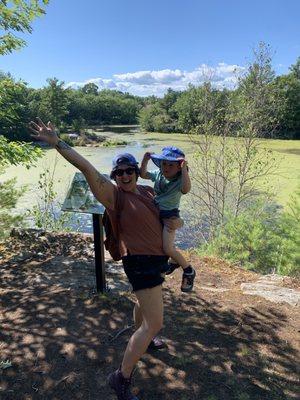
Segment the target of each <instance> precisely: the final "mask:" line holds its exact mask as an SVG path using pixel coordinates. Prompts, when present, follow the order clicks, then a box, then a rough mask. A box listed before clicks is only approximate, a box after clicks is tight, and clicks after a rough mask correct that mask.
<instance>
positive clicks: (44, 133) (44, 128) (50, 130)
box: [29, 118, 59, 146]
mask: <svg viewBox="0 0 300 400" xmlns="http://www.w3.org/2000/svg"><path fill="white" fill-rule="evenodd" d="M29 129H30V130H31V131H32V132H33V133H34V134H33V135H31V137H33V138H34V139H36V140H41V141H43V142H46V143H48V144H49V145H50V146H56V145H57V143H58V141H59V137H58V136H57V133H56V131H55V127H54V126H53V124H52V123H51V122H50V121H49V122H48V124H47V125H45V124H44V122H43V121H42V120H41V119H40V118H37V122H34V121H31V122H30V123H29Z"/></svg>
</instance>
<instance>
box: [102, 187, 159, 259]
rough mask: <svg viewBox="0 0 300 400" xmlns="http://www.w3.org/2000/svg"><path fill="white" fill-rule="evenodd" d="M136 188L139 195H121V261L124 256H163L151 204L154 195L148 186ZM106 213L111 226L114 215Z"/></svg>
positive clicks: (111, 211)
mask: <svg viewBox="0 0 300 400" xmlns="http://www.w3.org/2000/svg"><path fill="white" fill-rule="evenodd" d="M137 188H138V190H139V194H137V193H132V192H125V191H124V190H123V191H122V192H123V193H122V194H123V198H124V202H123V207H122V210H121V213H120V224H119V235H120V242H121V245H120V252H121V255H122V257H124V256H126V255H127V254H128V252H129V254H130V255H160V256H161V255H165V253H164V251H163V243H162V225H161V223H160V220H159V210H158V208H157V207H156V206H155V204H154V201H153V199H154V191H153V189H152V188H151V187H150V186H143V185H138V186H137ZM118 190H122V189H118ZM116 200H117V199H116ZM115 209H116V204H115ZM107 212H108V215H109V217H110V220H111V223H112V224H113V225H114V224H115V223H116V214H117V213H116V211H115V210H109V209H108V210H107Z"/></svg>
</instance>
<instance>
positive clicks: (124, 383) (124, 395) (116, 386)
mask: <svg viewBox="0 0 300 400" xmlns="http://www.w3.org/2000/svg"><path fill="white" fill-rule="evenodd" d="M108 384H109V386H110V387H111V388H112V389H113V390H114V391H115V392H116V395H117V398H118V400H139V399H138V398H137V397H136V396H134V395H133V394H132V393H131V391H130V385H131V377H130V378H129V379H126V378H124V376H123V374H122V372H121V369H120V368H118V369H117V370H116V371H115V372H113V373H112V374H110V375H109V376H108Z"/></svg>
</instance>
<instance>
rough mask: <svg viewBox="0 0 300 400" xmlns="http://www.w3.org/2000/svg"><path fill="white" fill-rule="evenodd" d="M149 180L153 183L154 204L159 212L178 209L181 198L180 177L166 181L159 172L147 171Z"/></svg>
mask: <svg viewBox="0 0 300 400" xmlns="http://www.w3.org/2000/svg"><path fill="white" fill-rule="evenodd" d="M148 174H149V178H150V179H151V181H152V182H154V191H155V202H156V203H157V204H158V205H159V209H160V210H173V209H174V208H179V203H180V198H181V196H182V192H181V187H182V176H181V174H180V175H179V176H176V177H175V178H173V179H171V180H168V179H166V178H165V177H164V176H163V174H162V173H161V171H160V170H159V169H158V170H156V171H150V172H149V171H148Z"/></svg>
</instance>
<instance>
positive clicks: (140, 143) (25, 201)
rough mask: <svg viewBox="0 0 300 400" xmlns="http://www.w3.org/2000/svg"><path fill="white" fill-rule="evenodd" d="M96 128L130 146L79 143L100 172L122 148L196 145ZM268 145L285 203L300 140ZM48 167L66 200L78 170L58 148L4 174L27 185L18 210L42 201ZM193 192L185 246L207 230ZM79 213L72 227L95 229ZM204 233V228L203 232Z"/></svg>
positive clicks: (134, 129) (299, 166) (139, 150)
mask: <svg viewBox="0 0 300 400" xmlns="http://www.w3.org/2000/svg"><path fill="white" fill-rule="evenodd" d="M91 130H92V131H93V132H95V133H97V134H99V135H104V136H107V137H109V138H110V139H118V140H126V141H127V143H128V144H127V145H126V146H118V147H78V148H76V147H75V149H76V150H77V151H78V152H79V153H80V154H82V155H83V156H84V157H86V158H87V159H88V160H89V161H90V162H91V163H92V164H93V165H94V166H95V167H96V168H97V169H98V170H99V171H100V172H102V173H106V174H109V172H110V170H111V160H112V158H113V157H114V156H115V155H116V154H118V153H120V152H129V153H132V154H134V156H135V157H136V158H137V160H138V161H141V159H142V157H143V154H144V153H145V152H146V151H153V152H160V151H161V149H162V147H164V146H168V145H172V146H177V147H180V148H181V149H183V150H184V152H185V154H186V156H187V159H188V160H191V158H192V154H193V150H194V146H193V144H192V143H191V141H190V139H189V138H188V136H187V135H183V134H157V133H155V134H149V133H148V134H145V133H142V132H140V130H139V127H138V126H136V125H131V126H108V127H94V128H93V129H91ZM264 143H265V145H266V147H268V148H270V149H272V150H274V154H275V155H279V156H280V157H281V158H280V166H281V170H280V174H279V176H278V177H277V178H276V179H277V183H276V180H275V178H274V180H273V183H274V184H275V183H276V184H277V186H278V187H280V188H284V190H280V191H279V194H278V201H279V202H280V203H281V204H285V203H286V202H287V200H288V195H289V194H290V193H292V192H293V191H294V190H295V189H296V187H297V182H299V175H300V163H299V160H300V158H299V150H300V141H282V140H280V141H279V140H277V141H275V140H268V141H264ZM283 152H284V153H283ZM152 167H153V169H155V166H154V164H152V163H151V161H150V163H149V168H152ZM46 169H49V170H51V171H53V180H54V190H55V192H56V193H57V199H58V201H59V202H61V203H62V202H63V200H64V198H65V196H66V193H67V191H68V188H69V185H70V183H71V181H72V178H73V176H74V174H75V172H76V171H77V169H76V168H75V167H73V166H72V165H71V164H69V163H68V162H67V161H65V160H64V159H63V157H61V156H60V154H58V153H57V152H56V150H52V149H50V150H46V151H45V155H44V157H43V158H42V159H40V160H38V162H37V164H36V166H33V167H32V168H30V169H29V170H27V169H26V168H24V167H21V166H18V167H15V166H13V167H10V168H8V169H7V170H6V171H5V174H4V175H2V176H1V180H6V179H9V178H13V177H16V179H17V187H21V186H24V185H25V186H26V187H27V190H26V192H25V194H24V195H23V196H22V197H21V198H20V200H19V202H18V205H17V209H16V213H20V212H25V211H26V210H28V209H31V208H32V207H33V206H34V205H36V204H38V202H40V199H41V189H40V188H39V185H38V181H39V175H40V173H42V172H44V171H45V170H46ZM143 182H144V183H145V182H146V183H147V184H150V185H151V182H150V181H143V180H142V179H141V180H140V183H143ZM191 203H192V196H191V195H187V196H183V200H182V203H181V211H182V214H181V215H182V216H183V217H184V219H185V221H186V224H185V227H184V228H183V229H182V230H180V231H179V232H178V238H179V239H178V240H179V241H180V243H181V245H182V247H185V248H186V247H192V246H194V245H195V244H197V243H199V242H200V241H201V237H200V235H199V234H198V233H195V232H200V231H203V229H202V228H205V227H203V226H201V227H199V226H197V227H195V226H194V225H192V223H191V222H190V221H191V219H193V220H194V219H195V218H193V217H196V219H197V220H199V219H200V216H199V215H197V212H196V211H195V210H194V209H193V207H191ZM77 217H78V216H76V218H75V219H74V222H73V226H72V228H73V229H74V230H77V229H78V230H79V231H83V232H89V233H90V232H91V231H92V221H91V218H90V217H89V216H84V215H79V217H78V218H79V222H77ZM202 233H203V232H202Z"/></svg>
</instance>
